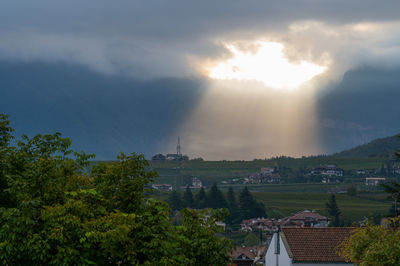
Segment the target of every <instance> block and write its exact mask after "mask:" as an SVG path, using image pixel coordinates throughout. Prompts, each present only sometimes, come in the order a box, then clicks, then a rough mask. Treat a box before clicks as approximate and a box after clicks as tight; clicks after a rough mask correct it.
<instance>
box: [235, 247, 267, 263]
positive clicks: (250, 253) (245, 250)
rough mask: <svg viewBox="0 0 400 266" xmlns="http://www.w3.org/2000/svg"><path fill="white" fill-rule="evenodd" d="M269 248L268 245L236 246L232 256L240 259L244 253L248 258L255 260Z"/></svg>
mask: <svg viewBox="0 0 400 266" xmlns="http://www.w3.org/2000/svg"><path fill="white" fill-rule="evenodd" d="M267 248H268V246H266V245H260V246H252V247H243V246H236V248H235V249H234V250H233V252H232V258H233V259H240V258H241V257H242V255H245V256H246V257H247V258H249V259H251V260H254V259H255V258H256V257H257V256H260V255H263V254H264V253H265V252H266V251H267Z"/></svg>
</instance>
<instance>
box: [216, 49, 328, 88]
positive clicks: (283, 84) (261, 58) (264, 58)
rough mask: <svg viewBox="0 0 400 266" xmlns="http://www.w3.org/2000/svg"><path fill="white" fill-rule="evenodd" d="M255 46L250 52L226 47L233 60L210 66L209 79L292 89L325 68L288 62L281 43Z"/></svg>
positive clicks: (307, 63)
mask: <svg viewBox="0 0 400 266" xmlns="http://www.w3.org/2000/svg"><path fill="white" fill-rule="evenodd" d="M258 47H259V48H258V50H257V51H256V52H255V53H253V52H246V51H240V50H238V49H237V48H236V47H235V46H233V45H227V46H226V48H227V49H228V50H229V51H230V52H231V53H232V54H233V57H232V58H230V59H228V60H226V61H224V62H220V63H218V64H217V65H215V66H213V67H211V68H210V69H209V76H210V77H211V78H213V79H221V80H224V79H225V80H248V81H252V80H253V81H258V82H262V83H264V85H265V86H267V87H272V88H276V89H295V88H297V87H299V86H300V85H302V84H303V83H305V82H307V81H309V80H311V79H312V78H313V77H315V76H317V75H319V74H321V73H323V72H324V71H325V70H326V67H325V66H320V65H317V64H313V63H311V62H307V61H300V62H299V63H292V62H290V61H289V60H288V58H287V57H286V56H285V55H284V53H283V48H284V47H283V45H282V44H280V43H275V42H259V43H258Z"/></svg>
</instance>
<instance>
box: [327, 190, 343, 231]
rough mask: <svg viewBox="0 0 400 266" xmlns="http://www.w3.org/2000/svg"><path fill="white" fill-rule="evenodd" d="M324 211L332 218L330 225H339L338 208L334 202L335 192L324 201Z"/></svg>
mask: <svg viewBox="0 0 400 266" xmlns="http://www.w3.org/2000/svg"><path fill="white" fill-rule="evenodd" d="M325 206H326V211H327V212H328V214H329V216H330V217H331V218H332V222H331V223H330V225H331V226H340V210H339V207H338V205H337V203H336V197H335V194H332V195H331V197H330V198H329V201H328V202H327V203H326V205H325Z"/></svg>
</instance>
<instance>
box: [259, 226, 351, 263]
mask: <svg viewBox="0 0 400 266" xmlns="http://www.w3.org/2000/svg"><path fill="white" fill-rule="evenodd" d="M354 230H355V228H354V227H325V228H311V227H303V228H296V227H286V228H282V231H281V232H278V233H275V234H274V236H273V238H272V241H271V243H270V245H269V247H268V250H267V253H266V255H265V265H280V266H295V265H302V266H308V265H312V266H319V265H321V266H329V265H331V266H345V265H346V266H347V265H352V263H350V262H346V260H345V259H344V258H343V257H341V256H340V255H338V253H337V249H338V248H337V247H338V246H339V245H340V244H341V243H342V242H343V241H344V240H345V239H346V238H348V237H349V236H351V234H352V233H353V232H354Z"/></svg>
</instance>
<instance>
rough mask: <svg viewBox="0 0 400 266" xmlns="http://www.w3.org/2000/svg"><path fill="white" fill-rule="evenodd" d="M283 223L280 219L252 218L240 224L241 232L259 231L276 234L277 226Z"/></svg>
mask: <svg viewBox="0 0 400 266" xmlns="http://www.w3.org/2000/svg"><path fill="white" fill-rule="evenodd" d="M282 223H283V220H281V219H274V218H271V219H269V218H253V219H248V220H243V221H242V222H241V223H240V230H241V231H253V230H257V229H261V230H263V231H265V232H271V233H272V232H276V231H277V230H278V228H279V226H280V225H281V224H282Z"/></svg>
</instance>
